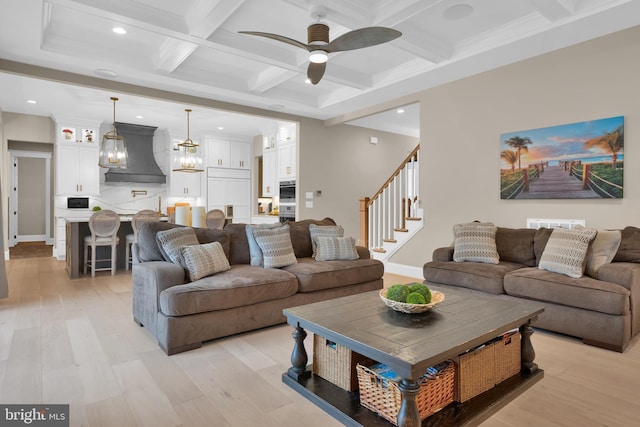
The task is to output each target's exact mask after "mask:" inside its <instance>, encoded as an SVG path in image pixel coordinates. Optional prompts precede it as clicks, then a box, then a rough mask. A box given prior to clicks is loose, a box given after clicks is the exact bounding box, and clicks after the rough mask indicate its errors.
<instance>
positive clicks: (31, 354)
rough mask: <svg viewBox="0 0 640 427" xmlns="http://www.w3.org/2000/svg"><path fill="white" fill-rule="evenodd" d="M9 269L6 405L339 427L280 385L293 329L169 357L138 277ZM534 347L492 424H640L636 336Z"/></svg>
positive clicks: (551, 339) (2, 382)
mask: <svg viewBox="0 0 640 427" xmlns="http://www.w3.org/2000/svg"><path fill="white" fill-rule="evenodd" d="M6 265H7V272H8V277H9V287H10V298H8V299H5V300H0V403H23V404H24V403H69V404H70V411H71V425H72V426H92V427H93V426H117V427H128V426H149V427H162V426H216V427H224V426H242V427H246V426H274V427H289V426H291V427H294V426H295V427H298V426H300V425H304V426H305V427H315V426H317V427H327V426H338V425H340V424H339V423H338V422H337V421H335V420H334V419H333V418H331V417H330V416H328V415H326V414H325V413H324V412H322V411H321V410H319V409H318V408H317V407H316V406H314V405H313V404H312V403H310V402H309V401H307V400H305V399H304V398H302V397H301V396H299V395H298V394H297V393H295V392H294V391H292V390H290V389H289V388H288V387H286V386H285V385H284V384H282V382H281V378H280V376H281V373H282V372H284V371H285V370H286V369H287V368H288V367H289V358H290V351H291V346H292V339H291V329H290V328H289V327H288V326H287V325H282V326H276V327H273V328H268V329H264V330H261V331H256V332H251V333H246V334H242V335H238V336H234V337H230V338H225V339H219V340H216V341H213V342H209V343H205V345H204V346H203V347H202V348H201V349H198V350H192V351H189V352H186V353H181V354H178V355H175V356H171V357H168V356H166V355H165V354H164V353H163V352H162V351H161V350H160V349H159V348H158V346H157V345H156V343H155V341H154V339H153V338H152V337H151V336H150V335H149V334H148V333H147V332H146V331H145V329H144V328H140V327H138V326H137V325H136V324H135V323H134V322H133V319H132V316H131V276H130V275H129V274H126V273H125V272H119V273H118V274H116V276H114V277H111V276H110V275H109V273H108V272H105V273H98V276H97V277H96V278H95V279H90V278H88V279H77V280H73V281H72V280H69V279H68V277H67V275H66V273H65V271H64V263H63V262H61V261H55V259H54V258H33V259H18V260H11V261H8V262H7V264H6ZM407 280H411V279H408V278H404V277H400V276H392V275H386V276H385V285H386V286H389V285H391V284H393V283H399V282H407ZM306 342H307V350H308V351H309V353H310V351H311V348H310V345H309V342H310V337H308V338H307V340H306ZM533 343H534V346H535V348H536V356H537V357H536V362H538V364H539V365H540V367H541V368H543V369H544V370H545V378H544V379H543V380H542V381H541V382H540V383H538V384H536V385H535V386H534V387H533V388H532V389H530V390H529V391H527V392H526V393H524V394H523V395H522V396H521V397H519V398H518V399H516V400H515V401H513V402H512V403H511V404H509V405H508V406H507V407H505V408H504V409H502V410H501V411H500V412H499V413H498V414H496V415H495V416H494V417H493V418H491V419H490V420H488V421H487V422H485V423H484V424H483V426H490V427H493V426H495V427H504V426H536V427H537V426H621V427H622V426H624V427H627V426H633V425H640V399H639V397H638V396H639V393H640V344H638V339H636V340H634V342H633V343H632V345H631V346H630V348H629V349H628V350H627V351H626V352H625V353H624V354H619V353H614V352H611V351H607V350H602V349H598V348H594V347H589V346H586V345H583V344H582V343H581V342H580V341H578V340H575V339H572V338H568V337H564V336H560V335H556V334H551V333H547V332H543V331H536V333H534V335H533ZM310 356H311V355H310Z"/></svg>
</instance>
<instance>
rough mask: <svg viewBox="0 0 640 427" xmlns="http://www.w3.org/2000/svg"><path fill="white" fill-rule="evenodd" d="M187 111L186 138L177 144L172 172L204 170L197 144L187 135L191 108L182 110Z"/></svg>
mask: <svg viewBox="0 0 640 427" xmlns="http://www.w3.org/2000/svg"><path fill="white" fill-rule="evenodd" d="M184 111H186V112H187V139H185V140H184V141H183V142H182V143H180V144H178V150H179V151H180V153H178V154H177V155H176V156H175V158H174V168H173V171H174V172H204V169H202V158H201V157H200V156H199V154H198V147H199V145H198V144H197V143H195V142H193V141H192V140H191V138H190V137H189V113H191V110H189V109H186V110H184Z"/></svg>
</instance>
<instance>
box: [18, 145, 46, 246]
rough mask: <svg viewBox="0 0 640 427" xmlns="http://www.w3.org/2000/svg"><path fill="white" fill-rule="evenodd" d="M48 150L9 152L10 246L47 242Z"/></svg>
mask: <svg viewBox="0 0 640 427" xmlns="http://www.w3.org/2000/svg"><path fill="white" fill-rule="evenodd" d="M50 162H51V155H50V154H49V153H40V152H12V153H11V166H12V173H11V188H10V190H11V194H10V197H9V215H10V220H9V245H10V246H14V245H15V244H16V243H18V242H34V241H44V242H46V243H50V240H51V237H50V227H51V225H50V203H49V199H50Z"/></svg>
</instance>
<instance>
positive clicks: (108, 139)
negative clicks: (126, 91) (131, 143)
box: [98, 97, 129, 169]
mask: <svg viewBox="0 0 640 427" xmlns="http://www.w3.org/2000/svg"><path fill="white" fill-rule="evenodd" d="M111 100H112V101H113V130H111V131H109V132H107V133H105V134H104V135H103V136H102V142H101V143H100V158H99V159H98V166H100V167H103V168H121V169H126V168H128V167H129V155H128V154H127V146H126V145H125V138H124V136H122V135H118V133H117V132H116V101H117V100H118V98H115V97H111Z"/></svg>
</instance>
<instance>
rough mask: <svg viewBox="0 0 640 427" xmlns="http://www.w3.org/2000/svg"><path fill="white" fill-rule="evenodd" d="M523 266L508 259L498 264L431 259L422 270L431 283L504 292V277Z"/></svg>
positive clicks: (492, 292)
mask: <svg viewBox="0 0 640 427" xmlns="http://www.w3.org/2000/svg"><path fill="white" fill-rule="evenodd" d="M523 267H524V266H523V265H522V264H516V263H513V262H506V261H500V262H499V263H498V264H486V263H481V262H443V261H431V262H428V263H426V264H425V265H424V267H423V268H422V272H423V275H424V278H425V280H426V281H427V282H430V283H441V284H443V285H453V286H461V287H463V288H469V289H476V290H479V291H484V292H488V293H491V294H503V293H504V289H503V286H502V279H503V278H504V276H505V274H507V273H508V272H510V271H513V270H517V269H519V268H523Z"/></svg>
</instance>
